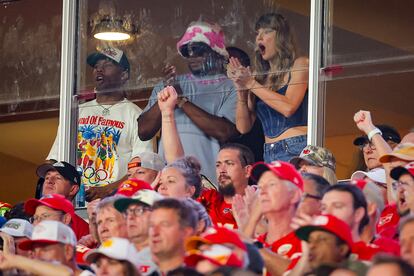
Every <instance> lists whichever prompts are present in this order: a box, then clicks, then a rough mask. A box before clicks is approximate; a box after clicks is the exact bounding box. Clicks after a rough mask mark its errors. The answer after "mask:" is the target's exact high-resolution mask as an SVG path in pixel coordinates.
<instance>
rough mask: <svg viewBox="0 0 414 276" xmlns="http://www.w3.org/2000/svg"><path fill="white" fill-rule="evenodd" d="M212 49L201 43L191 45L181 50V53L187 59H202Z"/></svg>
mask: <svg viewBox="0 0 414 276" xmlns="http://www.w3.org/2000/svg"><path fill="white" fill-rule="evenodd" d="M209 50H210V47H209V46H208V45H207V44H205V43H201V42H196V43H189V44H187V45H185V46H183V48H182V49H181V53H182V54H183V56H185V57H187V58H188V57H202V56H203V55H204V53H206V52H208V51H209Z"/></svg>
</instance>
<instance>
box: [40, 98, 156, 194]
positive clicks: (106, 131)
mask: <svg viewBox="0 0 414 276" xmlns="http://www.w3.org/2000/svg"><path fill="white" fill-rule="evenodd" d="M141 113H142V109H141V108H139V107H138V106H137V105H135V104H134V103H132V102H130V101H129V100H127V99H124V100H122V101H120V102H118V103H116V104H113V105H100V104H98V103H97V102H96V100H93V101H90V102H86V103H84V104H81V105H79V119H78V140H77V152H76V160H77V161H76V163H77V166H78V170H79V171H81V172H82V180H81V181H82V183H83V184H85V185H86V186H104V185H106V184H109V183H112V182H115V181H117V180H119V179H120V178H122V177H123V176H124V175H126V173H127V170H128V162H129V160H130V159H131V158H132V157H133V156H136V155H138V154H139V153H141V152H145V151H151V152H152V151H153V147H152V141H151V140H150V141H145V142H144V141H141V140H140V139H139V138H138V123H137V119H138V117H139V115H140V114H141ZM57 144H58V142H57V139H55V142H54V144H53V147H52V149H51V150H50V153H49V155H48V157H47V159H57V148H58V145H57Z"/></svg>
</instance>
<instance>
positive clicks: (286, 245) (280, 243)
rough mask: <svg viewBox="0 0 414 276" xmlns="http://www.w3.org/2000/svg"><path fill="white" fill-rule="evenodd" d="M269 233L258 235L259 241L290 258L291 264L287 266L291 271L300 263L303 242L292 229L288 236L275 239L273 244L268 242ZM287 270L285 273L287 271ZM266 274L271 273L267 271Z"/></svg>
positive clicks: (287, 269)
mask: <svg viewBox="0 0 414 276" xmlns="http://www.w3.org/2000/svg"><path fill="white" fill-rule="evenodd" d="M266 237H267V233H265V234H263V235H260V236H259V237H257V241H259V242H261V243H262V244H263V246H264V247H266V248H269V249H270V250H272V252H274V253H276V254H278V255H280V256H282V257H285V258H288V259H290V260H291V262H290V264H289V266H288V267H287V268H286V271H290V270H291V269H293V268H294V267H295V265H296V264H297V263H298V261H299V259H300V257H301V255H302V244H301V241H300V239H298V237H297V236H296V234H295V232H294V231H292V232H290V233H289V234H287V235H286V236H284V237H282V238H280V239H278V240H277V241H274V242H273V243H272V244H269V243H267V242H266ZM286 271H285V273H286ZM266 275H270V274H269V273H266Z"/></svg>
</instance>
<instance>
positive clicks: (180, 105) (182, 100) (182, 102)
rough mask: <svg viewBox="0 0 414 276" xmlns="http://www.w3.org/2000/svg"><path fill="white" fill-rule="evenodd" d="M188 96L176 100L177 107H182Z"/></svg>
mask: <svg viewBox="0 0 414 276" xmlns="http://www.w3.org/2000/svg"><path fill="white" fill-rule="evenodd" d="M188 101H189V100H188V98H187V97H182V98H181V99H180V100H179V101H178V102H177V107H178V108H183V105H184V104H185V103H186V102H188Z"/></svg>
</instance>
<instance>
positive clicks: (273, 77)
mask: <svg viewBox="0 0 414 276" xmlns="http://www.w3.org/2000/svg"><path fill="white" fill-rule="evenodd" d="M261 28H270V29H273V30H275V31H276V40H275V44H276V49H277V52H276V55H275V57H274V58H273V61H274V63H275V64H276V72H270V63H269V62H268V61H266V60H264V59H263V58H262V55H261V53H260V50H259V49H256V50H255V60H254V65H255V70H256V80H257V82H259V83H260V84H263V85H264V84H266V82H267V79H268V76H270V84H271V88H272V89H274V90H276V89H278V88H280V86H281V85H282V83H283V79H284V76H285V74H286V73H287V72H288V71H289V70H290V69H291V68H292V66H293V63H294V62H295V59H296V46H295V41H294V37H293V34H292V32H291V30H290V26H289V23H288V22H287V21H286V19H285V18H284V17H283V16H282V15H281V14H279V13H268V14H264V15H262V16H261V17H260V18H259V19H258V20H257V22H256V26H255V30H256V31H258V30H259V29H261Z"/></svg>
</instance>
